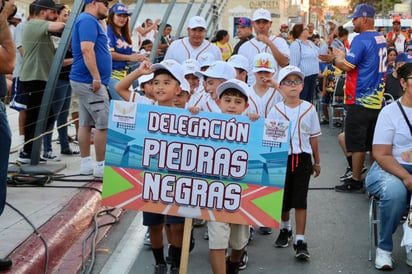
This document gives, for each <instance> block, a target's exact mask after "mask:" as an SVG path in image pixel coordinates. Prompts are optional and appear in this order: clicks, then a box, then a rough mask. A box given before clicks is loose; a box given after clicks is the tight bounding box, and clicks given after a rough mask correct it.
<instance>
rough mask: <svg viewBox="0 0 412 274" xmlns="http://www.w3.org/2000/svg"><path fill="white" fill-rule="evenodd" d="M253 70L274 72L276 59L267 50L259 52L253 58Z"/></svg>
mask: <svg viewBox="0 0 412 274" xmlns="http://www.w3.org/2000/svg"><path fill="white" fill-rule="evenodd" d="M252 71H253V72H259V71H267V72H271V73H275V72H276V61H275V58H273V55H272V54H270V53H267V52H261V53H259V54H256V55H255V58H253V69H252Z"/></svg>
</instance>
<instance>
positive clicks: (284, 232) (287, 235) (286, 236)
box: [275, 228, 293, 247]
mask: <svg viewBox="0 0 412 274" xmlns="http://www.w3.org/2000/svg"><path fill="white" fill-rule="evenodd" d="M292 239H293V234H292V230H288V229H287V228H283V229H281V230H280V233H279V236H278V238H277V239H276V241H275V246H276V247H288V245H289V241H292Z"/></svg>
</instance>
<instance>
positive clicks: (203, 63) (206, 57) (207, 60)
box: [197, 52, 217, 68]
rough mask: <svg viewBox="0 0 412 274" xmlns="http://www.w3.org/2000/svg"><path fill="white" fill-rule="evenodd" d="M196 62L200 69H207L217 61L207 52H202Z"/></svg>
mask: <svg viewBox="0 0 412 274" xmlns="http://www.w3.org/2000/svg"><path fill="white" fill-rule="evenodd" d="M197 60H198V61H199V64H200V67H201V68H202V67H208V66H210V65H211V64H213V62H215V61H217V60H216V58H215V57H214V56H213V55H212V54H211V53H209V52H204V53H202V54H200V55H199V57H198V58H197Z"/></svg>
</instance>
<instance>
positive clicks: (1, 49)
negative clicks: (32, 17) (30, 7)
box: [0, 0, 16, 270]
mask: <svg viewBox="0 0 412 274" xmlns="http://www.w3.org/2000/svg"><path fill="white" fill-rule="evenodd" d="M13 12H14V1H13V0H10V1H7V2H1V3H0V30H1V31H0V64H1V65H0V73H4V74H7V73H12V72H13V68H14V63H15V56H16V47H15V45H14V42H13V38H12V36H11V32H10V30H9V28H8V27H7V17H9V16H10V14H13ZM5 96H6V94H0V97H1V98H0V99H1V100H0V140H1V145H0V215H1V214H2V213H3V210H4V206H5V205H6V196H7V170H8V166H9V155H10V146H11V131H10V126H9V122H8V120H7V112H6V106H5V105H4V103H3V99H4V97H5ZM11 265H12V261H11V260H10V259H7V258H6V259H0V270H6V269H9V268H10V267H11Z"/></svg>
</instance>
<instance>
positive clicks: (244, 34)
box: [232, 17, 254, 55]
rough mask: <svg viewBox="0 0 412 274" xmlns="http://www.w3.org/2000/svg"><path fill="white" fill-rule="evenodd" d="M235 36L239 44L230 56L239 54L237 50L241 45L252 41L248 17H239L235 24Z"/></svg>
mask: <svg viewBox="0 0 412 274" xmlns="http://www.w3.org/2000/svg"><path fill="white" fill-rule="evenodd" d="M235 26H236V35H237V38H239V42H237V44H236V45H235V47H234V48H233V53H232V55H236V54H238V52H239V48H240V46H241V45H243V43H245V42H246V41H249V40H250V39H252V38H253V37H254V36H253V29H252V20H250V18H248V17H239V18H238V19H237V20H236V22H235Z"/></svg>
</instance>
